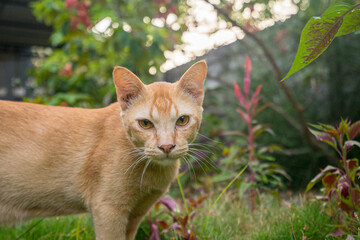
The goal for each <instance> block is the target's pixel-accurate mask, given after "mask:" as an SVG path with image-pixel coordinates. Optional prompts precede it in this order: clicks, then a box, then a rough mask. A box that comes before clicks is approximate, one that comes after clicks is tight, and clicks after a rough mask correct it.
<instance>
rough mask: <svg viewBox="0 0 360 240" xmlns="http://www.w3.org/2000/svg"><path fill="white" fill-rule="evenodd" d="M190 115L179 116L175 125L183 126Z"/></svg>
mask: <svg viewBox="0 0 360 240" xmlns="http://www.w3.org/2000/svg"><path fill="white" fill-rule="evenodd" d="M189 119H190V117H189V116H181V117H179V118H178V120H177V121H176V125H177V126H185V125H186V124H187V123H188V122H189Z"/></svg>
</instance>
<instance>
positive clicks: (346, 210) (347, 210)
mask: <svg viewBox="0 0 360 240" xmlns="http://www.w3.org/2000/svg"><path fill="white" fill-rule="evenodd" d="M338 206H339V207H340V208H341V209H342V210H344V211H345V212H347V213H350V212H351V210H352V209H351V207H350V206H349V205H348V204H346V203H344V202H342V201H340V202H338Z"/></svg>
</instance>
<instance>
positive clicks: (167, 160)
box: [152, 157, 180, 166]
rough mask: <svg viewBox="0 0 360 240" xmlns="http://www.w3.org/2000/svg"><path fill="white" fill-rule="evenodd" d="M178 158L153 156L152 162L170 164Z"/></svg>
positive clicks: (163, 164)
mask: <svg viewBox="0 0 360 240" xmlns="http://www.w3.org/2000/svg"><path fill="white" fill-rule="evenodd" d="M178 159H180V157H166V158H153V160H152V162H153V163H156V164H159V165H162V166H170V165H173V164H175V163H176V161H177V160H178Z"/></svg>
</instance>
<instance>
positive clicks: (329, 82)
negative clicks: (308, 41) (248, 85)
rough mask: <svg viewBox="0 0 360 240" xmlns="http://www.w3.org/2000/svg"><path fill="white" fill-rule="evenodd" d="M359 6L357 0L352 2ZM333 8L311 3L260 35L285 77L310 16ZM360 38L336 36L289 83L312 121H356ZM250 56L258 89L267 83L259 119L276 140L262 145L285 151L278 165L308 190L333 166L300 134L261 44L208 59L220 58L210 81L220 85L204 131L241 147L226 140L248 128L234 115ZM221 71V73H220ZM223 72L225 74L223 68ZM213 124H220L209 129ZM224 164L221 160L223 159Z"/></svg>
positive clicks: (247, 42)
mask: <svg viewBox="0 0 360 240" xmlns="http://www.w3.org/2000/svg"><path fill="white" fill-rule="evenodd" d="M351 2H355V1H351ZM329 5H330V1H325V0H323V1H309V2H308V4H307V8H305V9H304V10H303V11H299V12H298V13H297V14H296V15H295V16H293V17H291V18H290V19H288V20H286V21H285V22H283V23H277V24H275V25H274V26H272V27H270V28H267V29H265V30H263V31H260V32H258V33H256V36H257V37H258V38H259V39H261V40H262V41H263V42H264V43H265V44H266V46H267V47H268V48H269V49H270V50H271V54H272V55H273V57H274V58H275V59H276V62H277V64H278V66H279V67H280V70H281V72H282V73H283V76H285V74H286V72H287V71H288V69H290V67H291V63H292V61H293V59H294V57H295V54H296V50H297V47H298V44H299V42H298V41H299V39H300V34H301V31H300V29H302V28H303V27H304V26H305V24H306V22H307V21H308V19H309V18H311V17H312V16H314V15H315V16H316V15H321V13H322V12H324V11H325V9H326V8H327V7H328V6H329ZM359 38H360V35H359V34H350V35H346V36H340V37H338V38H336V39H335V40H334V41H333V42H332V45H331V46H330V47H329V48H328V49H327V51H326V52H324V53H323V55H321V56H320V57H319V58H318V59H317V60H315V61H314V62H313V63H312V64H311V65H309V66H307V68H304V69H303V70H302V71H300V72H298V73H297V74H295V75H293V76H292V79H291V81H285V84H286V85H287V86H288V88H289V89H290V90H291V92H292V94H294V96H295V97H296V99H297V100H298V101H299V102H300V103H301V104H302V106H303V109H304V113H305V116H306V120H307V121H308V122H328V123H331V124H334V123H335V122H336V121H337V120H338V119H339V118H340V117H341V116H344V117H349V119H352V120H356V119H359V118H360V112H359V111H358V110H357V109H356V107H355V106H359V105H360V98H359V97H358V93H359V91H360V85H359V84H358V81H359V76H360V69H359V67H358V65H359V62H360V55H359V54H357V53H358V52H359V50H360V45H359V44H358V43H359V41H360V39H359ZM246 54H249V55H250V57H251V59H252V62H253V72H252V82H253V83H254V84H253V85H252V86H254V87H252V91H255V86H257V85H259V84H263V89H262V97H261V98H260V102H261V103H262V104H265V105H267V109H266V110H264V111H262V112H261V113H259V115H258V116H257V120H258V121H259V122H266V123H268V124H269V126H270V127H271V128H272V130H273V132H274V134H275V135H276V137H273V136H271V135H263V136H262V137H261V139H259V142H260V143H261V144H263V145H272V144H276V145H278V146H281V149H282V151H274V153H273V157H275V159H276V161H275V163H277V164H280V165H282V166H284V167H285V169H286V171H287V172H288V174H289V175H290V176H291V177H292V179H293V181H292V182H291V188H293V189H299V188H305V186H306V184H307V183H308V182H309V181H310V179H311V178H312V176H314V175H315V174H316V173H317V172H318V171H319V169H320V168H323V167H325V166H326V165H327V164H328V160H327V158H326V157H324V156H323V155H322V154H321V153H319V152H314V151H313V150H311V149H310V148H309V147H308V145H307V144H306V142H305V141H304V139H303V138H302V136H301V135H299V132H298V130H297V127H298V126H297V121H296V118H297V116H296V112H295V111H294V109H293V107H292V105H291V104H290V103H289V101H288V100H287V98H286V96H285V95H284V93H283V92H282V91H280V89H279V85H278V83H277V79H276V77H275V76H274V75H273V74H272V73H271V66H270V65H269V63H268V62H267V61H266V60H265V59H264V56H263V53H262V52H261V51H260V50H259V48H258V46H257V44H256V43H254V42H253V41H252V40H251V39H249V38H246V37H245V38H244V39H242V40H241V41H237V42H236V43H234V44H232V45H230V46H228V47H224V49H223V50H221V51H220V49H219V50H215V51H214V53H211V52H210V53H209V54H208V55H207V56H205V57H206V58H209V59H211V58H217V61H216V63H213V66H212V68H209V73H208V78H207V81H208V82H210V81H211V82H215V83H217V84H213V85H215V86H216V87H212V88H209V89H208V91H207V95H206V98H205V102H204V103H205V118H204V122H206V121H207V119H210V120H211V121H209V122H206V123H205V124H204V127H203V128H202V130H203V133H204V134H206V135H209V136H212V137H215V136H216V135H215V134H214V133H216V134H217V136H219V137H218V139H219V140H221V141H223V142H224V144H225V145H226V146H228V147H229V146H231V145H233V144H234V143H235V144H236V145H237V146H241V144H243V143H241V141H239V140H238V139H236V137H230V136H225V135H224V132H226V131H229V130H230V131H235V130H236V131H243V130H244V129H246V124H245V123H244V122H243V121H242V120H241V119H239V118H238V117H237V113H236V112H234V111H233V109H234V108H236V106H237V104H238V103H237V101H236V98H235V94H234V95H233V96H234V97H233V98H230V97H229V95H230V92H232V91H233V89H232V88H233V84H232V82H233V81H234V80H237V79H239V78H242V76H244V74H245V73H244V71H243V70H242V63H243V62H245V55H246ZM216 69H218V70H216ZM219 69H220V70H219ZM208 123H214V124H213V125H212V126H209V125H208ZM219 161H220V162H221V161H222V160H221V159H220V160H219Z"/></svg>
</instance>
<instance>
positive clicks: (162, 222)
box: [156, 220, 169, 230]
mask: <svg viewBox="0 0 360 240" xmlns="http://www.w3.org/2000/svg"><path fill="white" fill-rule="evenodd" d="M156 222H157V223H158V224H159V225H160V227H161V229H163V230H164V229H168V228H169V224H168V223H167V222H165V221H163V220H158V221H156Z"/></svg>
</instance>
